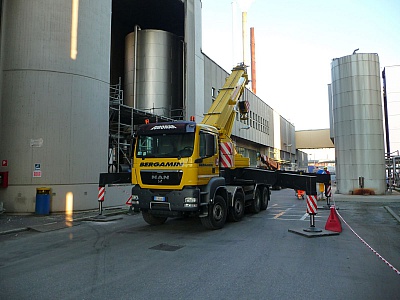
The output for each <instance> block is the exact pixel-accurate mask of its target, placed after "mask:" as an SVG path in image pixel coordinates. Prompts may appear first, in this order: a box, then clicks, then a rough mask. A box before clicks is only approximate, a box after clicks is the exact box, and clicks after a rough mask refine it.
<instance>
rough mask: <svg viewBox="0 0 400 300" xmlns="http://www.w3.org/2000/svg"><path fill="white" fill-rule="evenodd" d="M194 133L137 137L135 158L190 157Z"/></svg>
mask: <svg viewBox="0 0 400 300" xmlns="http://www.w3.org/2000/svg"><path fill="white" fill-rule="evenodd" d="M193 144H194V133H193V132H190V133H180V134H159V135H139V136H138V142H137V147H136V157H141V158H146V157H190V156H191V155H192V154H193Z"/></svg>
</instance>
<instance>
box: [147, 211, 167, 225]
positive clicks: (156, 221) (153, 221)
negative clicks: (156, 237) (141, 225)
mask: <svg viewBox="0 0 400 300" xmlns="http://www.w3.org/2000/svg"><path fill="white" fill-rule="evenodd" d="M142 216H143V219H144V220H145V221H146V222H147V223H148V224H150V225H162V224H164V223H165V221H167V219H168V217H158V216H154V215H152V214H151V213H149V212H148V211H142Z"/></svg>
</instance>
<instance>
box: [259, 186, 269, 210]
mask: <svg viewBox="0 0 400 300" xmlns="http://www.w3.org/2000/svg"><path fill="white" fill-rule="evenodd" d="M268 194H269V191H268V189H267V188H263V189H262V196H261V206H260V209H261V210H266V209H267V207H268V196H269V195H268Z"/></svg>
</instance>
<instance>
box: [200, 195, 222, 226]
mask: <svg viewBox="0 0 400 300" xmlns="http://www.w3.org/2000/svg"><path fill="white" fill-rule="evenodd" d="M227 214H228V209H227V207H226V202H225V199H224V198H223V197H222V196H219V195H217V196H215V198H214V203H213V204H211V205H209V208H208V216H207V217H202V218H200V220H201V224H203V226H204V227H205V228H207V229H213V230H214V229H221V228H222V227H224V225H225V222H226V217H227Z"/></svg>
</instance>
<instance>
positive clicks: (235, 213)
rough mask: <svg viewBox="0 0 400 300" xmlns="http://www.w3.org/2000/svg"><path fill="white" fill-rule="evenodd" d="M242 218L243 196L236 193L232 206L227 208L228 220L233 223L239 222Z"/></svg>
mask: <svg viewBox="0 0 400 300" xmlns="http://www.w3.org/2000/svg"><path fill="white" fill-rule="evenodd" d="M243 216H244V196H243V194H242V193H236V194H235V197H234V198H233V206H232V207H229V212H228V220H229V221H233V222H238V221H240V220H241V219H242V218H243Z"/></svg>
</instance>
